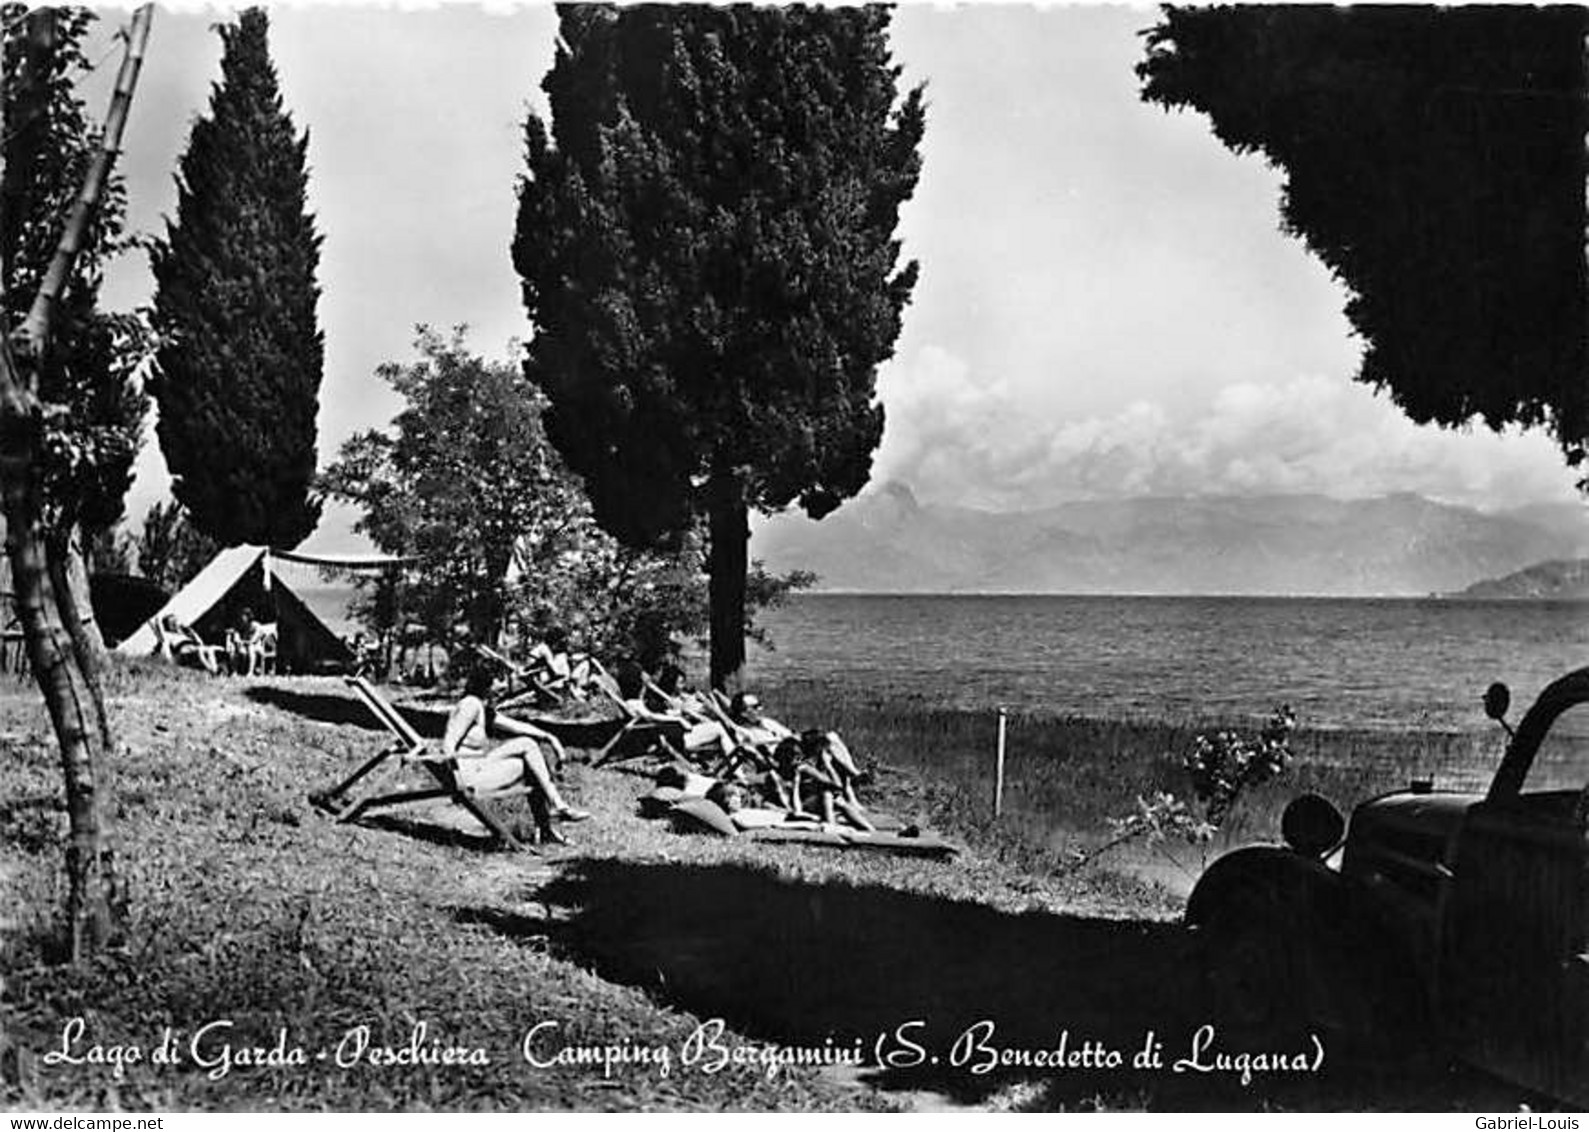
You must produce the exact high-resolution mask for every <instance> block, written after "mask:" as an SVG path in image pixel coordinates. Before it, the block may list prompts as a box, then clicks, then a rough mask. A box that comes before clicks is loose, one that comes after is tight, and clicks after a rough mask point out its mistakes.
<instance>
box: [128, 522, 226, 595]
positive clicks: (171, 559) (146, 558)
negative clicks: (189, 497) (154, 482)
mask: <svg viewBox="0 0 1589 1132" xmlns="http://www.w3.org/2000/svg"><path fill="white" fill-rule="evenodd" d="M220 549H221V547H220V544H219V543H217V542H216V541H215V540H214V539H212V538H210V536H209V535H207V534H205V533H204V532H203V531H201V530H199V529H198V527H196V526H195V525H194V524H193V520H192V519H190V518H188V513H187V512H186V511H184V510H183V509H182V505H181V504H180V503H176V502H171V503H156V504H155V505H154V506H153V507H150V508H149V511H148V513H147V514H145V515H144V520H143V532H142V533H141V534H140V535H139V536H138V572H139V573H140V574H142V575H143V576H144V577H145V578H148V579H149V580H150V581H151V582H157V583H159V585H160V587H161V588H162V589H164V590H167V591H169V592H170V593H176V592H177V591H178V590H179V589H181V588H182V587H183V586H185V585H187V584H188V582H190V581H192V580H193V578H194V577H195V576H197V574H198V572H199V571H200V570H202V569H204V567H205V566H207V565H208V564H209V562H210V559H212V558H214V557H215V555H216V552H217V551H219V550H220Z"/></svg>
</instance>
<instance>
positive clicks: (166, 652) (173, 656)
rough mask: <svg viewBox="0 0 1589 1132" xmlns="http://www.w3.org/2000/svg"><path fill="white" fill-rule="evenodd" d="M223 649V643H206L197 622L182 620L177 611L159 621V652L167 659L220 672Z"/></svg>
mask: <svg viewBox="0 0 1589 1132" xmlns="http://www.w3.org/2000/svg"><path fill="white" fill-rule="evenodd" d="M221 653H222V649H221V647H220V646H219V645H212V644H208V643H206V642H205V640H204V638H203V637H201V636H199V634H198V631H197V630H195V629H194V628H193V626H191V625H184V624H182V622H181V621H179V620H178V619H177V615H176V614H174V613H168V614H166V615H165V616H164V617H163V618H161V619H160V620H159V621H157V622H155V654H156V655H157V656H159V657H161V658H162V659H164V660H169V661H171V662H173V663H174V664H179V665H185V666H188V667H190V668H202V669H203V670H204V671H205V672H208V673H209V674H210V675H211V676H219V675H220V672H221V660H220V657H221Z"/></svg>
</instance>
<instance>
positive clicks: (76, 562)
mask: <svg viewBox="0 0 1589 1132" xmlns="http://www.w3.org/2000/svg"><path fill="white" fill-rule="evenodd" d="M45 560H46V564H47V566H48V568H49V571H50V589H51V590H52V591H53V592H54V595H55V605H56V608H57V609H58V610H59V612H60V615H61V627H62V628H64V629H65V630H66V634H67V637H68V638H69V639H70V640H71V642H72V652H73V655H74V656H75V657H76V658H77V667H78V668H79V669H80V670H81V671H82V673H83V679H84V681H86V682H87V684H88V688H89V692H90V693H91V694H92V696H93V699H94V706H95V708H96V709H97V711H98V722H99V734H100V741H101V743H102V744H103V745H104V748H105V751H106V752H107V753H108V754H111V755H114V754H115V751H116V736H115V733H114V731H113V730H112V728H111V723H110V713H109V712H108V711H107V710H106V708H105V665H106V654H105V638H104V636H103V635H102V634H101V633H100V631H99V622H98V621H96V620H95V619H94V601H93V595H92V593H91V591H90V589H89V583H88V563H87V562H86V561H85V559H84V554H83V530H82V528H81V527H79V526H76V525H73V526H71V527H69V528H67V529H66V530H65V531H61V532H56V533H54V534H52V535H50V536H49V538H48V539H46V541H45Z"/></svg>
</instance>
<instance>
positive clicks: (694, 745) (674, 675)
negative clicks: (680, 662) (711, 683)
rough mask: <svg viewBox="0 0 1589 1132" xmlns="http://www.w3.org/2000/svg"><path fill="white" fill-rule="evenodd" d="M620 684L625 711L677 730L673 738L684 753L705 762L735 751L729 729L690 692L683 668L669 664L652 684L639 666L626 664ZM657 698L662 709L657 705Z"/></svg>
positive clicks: (622, 668) (620, 672)
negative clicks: (705, 759) (707, 759)
mask: <svg viewBox="0 0 1589 1132" xmlns="http://www.w3.org/2000/svg"><path fill="white" fill-rule="evenodd" d="M616 683H617V685H618V695H619V696H620V697H621V698H622V699H623V704H624V707H625V709H627V710H628V711H629V712H630V714H632V715H633V716H634V717H635V718H637V719H645V720H649V721H651V722H652V723H657V724H662V725H664V726H672V727H676V728H677V731H676V733H675V734H673V735H671V736H670V737H669V738H670V740H671V741H672V742H673V743H674V744H676V745H677V746H678V747H679V748H680V752H681V753H682V754H684V755H686V756H688V757H691V758H694V759H703V758H711V757H713V756H719V757H720V756H725V755H727V754H728V753H729V752H730V751H732V750H733V748H734V743H733V741H732V740H731V739H730V738H729V736H728V732H727V730H726V729H725V728H724V727H723V725H722V724H721V723H719V722H718V721H717V720H716V719H715V718H713V715H712V712H711V709H710V707H709V706H708V705H707V703H706V701H705V700H703V699H702V698H701V697H699V696H697V695H696V694H695V693H694V692H692V691H690V690H689V688H688V687H687V686H686V684H685V680H684V673H683V672H682V671H681V670H680V669H678V668H676V667H674V666H672V665H669V666H667V667H666V668H664V669H663V670H662V672H661V673H660V674H659V677H658V679H657V681H656V682H655V683H652V682H650V681H649V680H647V679H646V675H645V673H644V672H643V671H642V670H641V668H640V666H639V665H637V664H625V665H623V666H621V667H620V668H619V670H618V679H617V681H616ZM648 693H649V694H648ZM653 698H654V699H655V701H656V703H657V704H659V705H660V707H656V706H653V704H652V699H653Z"/></svg>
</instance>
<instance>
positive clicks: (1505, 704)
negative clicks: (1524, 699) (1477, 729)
mask: <svg viewBox="0 0 1589 1132" xmlns="http://www.w3.org/2000/svg"><path fill="white" fill-rule="evenodd" d="M1511 706H1512V690H1511V689H1510V688H1508V687H1507V686H1506V685H1505V684H1502V683H1500V682H1499V681H1497V682H1496V683H1494V684H1491V685H1490V686H1489V687H1488V688H1486V689H1485V691H1484V714H1485V715H1487V716H1489V717H1490V718H1491V719H1493V720H1495V722H1497V723H1499V724H1500V725H1501V726H1502V727H1506V712H1507V710H1508V709H1509V708H1510V707H1511ZM1506 729H1507V730H1508V731H1510V730H1511V728H1510V727H1507V728H1506Z"/></svg>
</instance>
